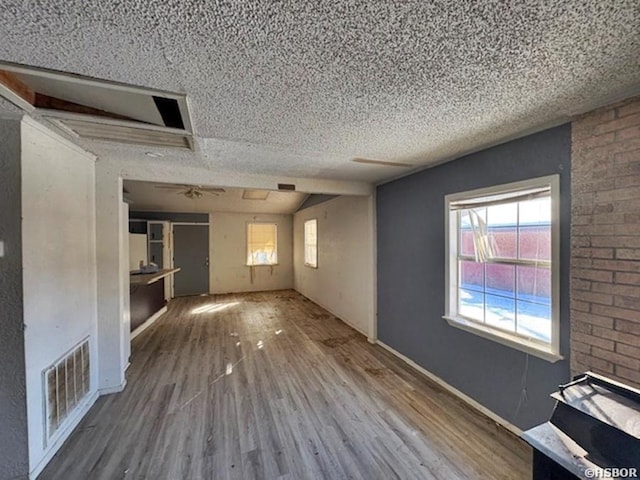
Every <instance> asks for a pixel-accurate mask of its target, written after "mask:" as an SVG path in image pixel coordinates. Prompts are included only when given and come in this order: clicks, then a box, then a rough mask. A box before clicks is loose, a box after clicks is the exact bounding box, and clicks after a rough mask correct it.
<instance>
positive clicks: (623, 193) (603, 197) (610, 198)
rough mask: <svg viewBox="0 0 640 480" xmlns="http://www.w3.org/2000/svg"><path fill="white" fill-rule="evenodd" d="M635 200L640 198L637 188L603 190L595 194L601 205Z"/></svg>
mask: <svg viewBox="0 0 640 480" xmlns="http://www.w3.org/2000/svg"><path fill="white" fill-rule="evenodd" d="M634 198H640V193H639V192H638V189H637V188H636V187H625V188H616V189H610V190H601V191H599V192H597V193H596V194H595V199H596V201H597V202H599V203H605V202H616V201H620V200H629V199H634Z"/></svg>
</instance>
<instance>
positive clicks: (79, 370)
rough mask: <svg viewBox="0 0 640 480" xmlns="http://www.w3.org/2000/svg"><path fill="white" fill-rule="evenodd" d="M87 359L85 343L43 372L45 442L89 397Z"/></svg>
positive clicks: (88, 362) (86, 344) (87, 345)
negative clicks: (85, 398) (45, 423)
mask: <svg viewBox="0 0 640 480" xmlns="http://www.w3.org/2000/svg"><path fill="white" fill-rule="evenodd" d="M89 359H90V356H89V340H88V339H87V340H84V341H83V342H81V343H80V344H78V345H77V346H76V347H74V348H73V349H72V350H71V351H69V352H68V353H67V354H66V355H65V356H64V357H62V358H61V359H60V360H58V361H57V362H56V363H55V364H54V365H52V366H51V367H49V368H48V369H47V370H45V371H44V379H45V398H46V403H45V405H46V412H45V414H46V418H47V439H49V438H51V436H52V435H54V434H55V433H56V432H57V431H58V429H59V428H60V426H61V425H63V423H64V421H65V419H66V418H67V417H69V415H70V414H72V413H73V411H74V410H75V408H76V407H77V406H78V405H79V404H80V403H81V401H82V400H83V399H84V397H86V396H87V394H88V393H89V390H90V374H89V372H90V368H91V365H90V361H89Z"/></svg>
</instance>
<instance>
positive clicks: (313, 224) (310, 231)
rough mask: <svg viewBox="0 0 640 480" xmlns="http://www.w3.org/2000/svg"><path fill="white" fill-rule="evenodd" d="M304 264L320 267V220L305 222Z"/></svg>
mask: <svg viewBox="0 0 640 480" xmlns="http://www.w3.org/2000/svg"><path fill="white" fill-rule="evenodd" d="M304 264H305V265H306V266H307V267H313V268H318V220H317V219H315V218H314V219H313V220H307V221H306V222H304Z"/></svg>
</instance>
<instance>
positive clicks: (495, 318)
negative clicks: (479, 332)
mask: <svg viewBox="0 0 640 480" xmlns="http://www.w3.org/2000/svg"><path fill="white" fill-rule="evenodd" d="M485 302H486V306H485V308H486V313H485V322H486V323H487V325H491V326H493V327H498V328H501V329H503V330H509V331H512V332H513V331H515V325H516V322H515V318H516V315H515V312H516V305H515V300H514V299H513V298H506V297H500V296H498V295H489V294H487V295H485Z"/></svg>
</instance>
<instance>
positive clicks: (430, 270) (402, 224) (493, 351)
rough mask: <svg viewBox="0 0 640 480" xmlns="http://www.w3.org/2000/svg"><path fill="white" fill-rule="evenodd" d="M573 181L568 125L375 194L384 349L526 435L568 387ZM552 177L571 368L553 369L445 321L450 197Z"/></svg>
mask: <svg viewBox="0 0 640 480" xmlns="http://www.w3.org/2000/svg"><path fill="white" fill-rule="evenodd" d="M570 172H571V126H570V124H566V125H562V126H559V127H556V128H552V129H549V130H545V131H543V132H540V133H536V134H534V135H530V136H527V137H524V138H520V139H517V140H513V141H511V142H508V143H505V144H502V145H499V146H496V147H493V148H490V149H487V150H483V151H481V152H478V153H474V154H471V155H468V156H465V157H462V158H459V159H457V160H454V161H451V162H448V163H445V164H443V165H440V166H437V167H434V168H431V169H428V170H424V171H422V172H418V173H416V174H413V175H410V176H407V177H404V178H401V179H399V180H396V181H393V182H390V183H387V184H384V185H380V186H378V188H377V242H378V339H379V340H380V341H381V342H383V343H385V344H386V345H388V346H390V347H391V348H393V349H395V350H396V351H398V352H400V353H401V354H403V355H405V356H407V357H408V358H410V359H411V360H413V361H414V362H416V363H417V364H418V365H420V366H422V367H424V368H425V369H426V370H428V371H429V372H431V373H433V374H435V375H436V376H438V377H440V378H441V379H443V380H444V381H445V382H447V383H449V384H450V385H452V386H453V387H455V388H457V389H458V390H460V391H462V392H463V393H465V394H466V395H468V396H469V397H471V398H473V399H474V400H476V401H477V402H479V403H480V404H482V405H484V406H485V407H487V408H488V409H489V410H491V411H493V412H495V413H496V414H497V415H499V416H500V417H502V418H504V419H505V420H507V421H509V422H511V423H512V424H514V425H516V426H517V427H519V428H521V429H526V428H529V427H531V426H533V425H536V424H538V423H542V422H544V421H546V420H547V419H548V418H549V415H550V414H551V410H552V408H553V405H554V402H553V401H552V400H551V399H550V398H549V394H550V393H552V392H553V391H555V390H556V389H557V386H558V385H559V384H560V383H563V382H565V381H567V380H568V379H569V377H570V373H569V361H568V360H569V333H570V327H569V255H570V222H571V195H570V187H571V183H570ZM554 173H558V174H560V192H561V206H560V209H561V226H560V237H561V246H560V258H561V265H560V274H561V281H560V289H561V337H560V343H561V347H560V348H561V353H562V355H564V357H565V358H564V360H561V361H558V362H556V363H550V362H548V361H546V360H542V359H540V358H538V357H535V356H532V355H527V354H525V353H523V352H521V351H519V350H515V349H513V348H510V347H507V346H504V345H501V344H498V343H496V342H494V341H492V340H488V339H485V338H482V337H480V336H477V335H474V334H472V333H469V332H466V331H463V330H460V329H457V328H454V327H451V326H449V325H448V324H447V322H446V321H445V320H444V319H443V318H442V315H443V314H444V305H445V258H444V252H445V231H444V222H445V219H444V196H445V195H447V194H450V193H455V192H462V191H467V190H473V189H476V188H482V187H489V186H492V185H500V184H504V183H509V182H515V181H519V180H525V179H529V178H535V177H541V176H545V175H551V174H554ZM523 386H524V388H523ZM525 390H526V391H525ZM525 393H526V399H525Z"/></svg>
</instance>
